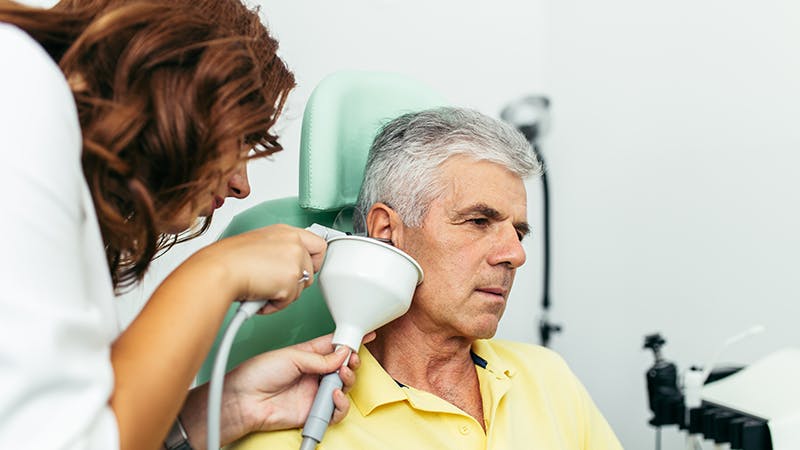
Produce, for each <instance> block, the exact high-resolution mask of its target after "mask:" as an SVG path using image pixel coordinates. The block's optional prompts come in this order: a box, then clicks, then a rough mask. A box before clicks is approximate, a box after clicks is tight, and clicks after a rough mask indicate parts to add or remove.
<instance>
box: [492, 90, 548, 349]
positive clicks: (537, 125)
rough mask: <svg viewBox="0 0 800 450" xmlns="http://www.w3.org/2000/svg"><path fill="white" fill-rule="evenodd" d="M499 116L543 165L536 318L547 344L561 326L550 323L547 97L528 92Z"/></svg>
mask: <svg viewBox="0 0 800 450" xmlns="http://www.w3.org/2000/svg"><path fill="white" fill-rule="evenodd" d="M500 118H502V119H503V120H504V121H506V122H508V123H509V124H511V125H513V126H514V127H516V128H517V129H518V130H519V131H520V132H521V133H522V134H523V135H524V136H525V138H526V139H527V140H528V142H530V144H531V148H532V149H533V153H534V154H535V155H536V159H538V160H539V162H540V163H541V164H542V175H541V177H540V178H541V180H542V209H543V212H542V222H543V224H542V235H543V236H542V246H543V255H542V259H543V261H542V315H541V317H540V319H539V339H540V343H541V344H542V346H544V347H547V345H548V344H549V343H550V337H551V336H552V335H553V334H554V333H560V332H561V329H562V326H561V325H560V324H554V323H552V322H550V303H551V301H550V189H549V185H548V183H547V167H546V165H545V162H544V156H543V155H542V152H541V148H540V146H539V140H540V139H541V137H542V136H543V135H544V134H545V133H546V132H547V130H548V129H549V128H550V99H549V98H547V97H544V96H540V95H530V96H527V97H523V98H521V99H519V100H516V101H514V102H511V103H510V104H509V105H508V106H506V107H505V108H503V111H502V112H501V113H500Z"/></svg>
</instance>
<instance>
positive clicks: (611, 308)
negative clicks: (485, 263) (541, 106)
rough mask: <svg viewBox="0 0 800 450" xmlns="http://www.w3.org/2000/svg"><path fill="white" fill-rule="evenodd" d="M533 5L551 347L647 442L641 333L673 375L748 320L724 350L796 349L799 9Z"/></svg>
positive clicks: (744, 353) (667, 440) (571, 2)
mask: <svg viewBox="0 0 800 450" xmlns="http://www.w3.org/2000/svg"><path fill="white" fill-rule="evenodd" d="M549 4H550V15H549V16H548V21H549V29H550V32H549V35H548V40H549V45H548V48H547V51H548V57H547V61H546V64H545V67H546V68H547V71H548V78H547V84H548V93H549V94H550V95H551V96H552V99H553V105H554V128H553V133H552V135H551V139H550V140H549V142H548V145H547V150H548V151H549V156H550V158H549V161H550V163H551V164H550V165H551V179H552V184H553V203H554V207H553V216H554V217H553V227H554V238H555V241H554V244H553V246H554V249H553V252H554V266H555V267H554V281H553V291H554V293H553V297H554V302H555V304H556V310H555V315H556V317H557V318H558V319H561V320H563V321H564V322H565V323H566V326H567V328H566V333H565V334H564V335H563V337H560V338H557V339H556V341H555V348H556V350H558V351H560V352H561V353H562V354H563V355H565V356H566V357H567V359H568V360H569V361H570V363H571V364H572V367H573V368H574V369H575V370H576V372H577V373H578V374H579V376H580V377H581V379H582V380H584V382H585V383H586V385H587V387H588V389H589V391H590V392H592V394H593V395H594V397H595V400H596V401H597V402H598V403H599V404H600V405H601V406H602V408H603V410H604V411H605V412H606V415H607V417H608V418H609V420H610V421H611V423H612V425H613V426H614V427H615V429H616V430H617V431H618V433H619V435H620V438H621V439H622V441H623V443H624V444H625V446H626V448H630V449H637V450H638V449H648V448H653V433H652V431H650V430H649V429H647V428H646V426H645V421H646V419H648V418H649V417H650V416H649V413H648V411H647V409H646V404H647V403H646V398H645V385H644V371H645V369H646V368H647V367H649V365H650V364H651V362H652V357H651V356H650V355H649V354H648V352H645V351H643V350H642V349H641V346H642V343H643V336H644V335H645V334H648V333H651V332H654V331H661V332H662V333H663V334H664V335H665V337H666V338H667V340H668V343H667V346H666V347H665V349H664V352H665V355H666V356H667V357H668V359H673V360H675V361H676V362H677V363H678V365H679V367H680V368H683V369H685V368H687V367H688V366H689V365H691V364H702V363H703V362H704V361H706V360H707V359H709V358H710V357H711V355H712V354H713V353H714V351H715V350H716V348H717V346H718V345H719V344H720V343H721V342H722V341H723V340H724V339H725V338H727V337H728V336H730V335H733V334H735V333H736V332H738V331H740V330H742V329H744V328H747V327H748V326H749V325H751V324H754V323H763V324H764V325H766V326H767V328H768V330H767V333H765V334H762V335H760V336H758V337H753V338H752V339H751V341H749V342H744V343H742V344H741V345H738V346H736V347H735V348H731V349H730V350H729V351H728V352H726V354H725V355H726V356H727V358H726V359H727V360H729V361H733V362H739V363H747V362H751V361H753V360H754V359H755V358H758V357H761V356H763V355H765V354H767V353H769V352H771V351H774V350H775V349H777V348H780V347H782V346H787V345H792V346H797V345H798V343H799V342H798V341H800V332H798V331H797V325H796V323H795V322H796V318H797V317H798V316H800V287H799V286H798V283H797V272H798V267H799V265H798V255H800V237H798V229H800V207H798V198H800V180H799V179H798V177H797V168H798V167H799V166H800V128H799V127H798V126H797V125H796V122H797V120H798V118H800V6H798V4H797V3H796V2H792V1H790V0H785V1H766V2H753V1H702V2H697V1H688V0H679V1H672V2H667V3H665V2H641V1H635V0H607V1H603V2H590V1H576V0H560V1H552V2H549ZM724 359H725V358H724ZM681 445H682V441H681V435H679V434H678V433H675V432H670V433H666V434H665V436H664V448H665V449H679V448H682V447H681Z"/></svg>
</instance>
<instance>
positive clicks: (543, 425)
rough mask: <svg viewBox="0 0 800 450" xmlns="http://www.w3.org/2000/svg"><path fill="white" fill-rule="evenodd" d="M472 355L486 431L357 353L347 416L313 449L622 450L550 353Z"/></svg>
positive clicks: (285, 442)
mask: <svg viewBox="0 0 800 450" xmlns="http://www.w3.org/2000/svg"><path fill="white" fill-rule="evenodd" d="M472 352H473V361H475V370H477V373H478V379H479V381H480V388H481V395H482V397H483V410H484V411H483V412H484V421H485V423H486V432H484V431H483V429H482V428H481V425H480V424H479V423H478V422H477V421H476V420H475V419H474V418H472V416H470V415H468V414H467V413H465V412H463V411H462V410H460V409H459V408H457V407H456V406H454V405H452V404H450V403H449V402H447V401H445V400H443V399H441V398H439V397H437V396H435V395H433V394H431V393H428V392H425V391H421V390H418V389H414V388H412V387H407V386H401V385H400V384H398V383H397V382H396V381H394V380H393V379H392V377H390V376H389V374H388V373H386V371H385V370H383V367H381V365H380V364H378V362H377V361H376V360H375V358H374V357H373V356H372V354H370V353H369V351H368V350H367V349H366V348H364V347H362V348H361V351H360V352H359V356H360V357H361V361H362V364H361V367H360V368H359V370H358V372H357V381H356V385H355V386H354V387H353V389H352V391H351V392H350V394H349V397H350V401H351V402H352V403H351V407H350V412H349V413H348V415H347V417H346V418H345V420H343V421H342V422H341V423H339V424H336V425H332V426H330V427H329V428H328V430H327V432H326V433H325V437H324V438H323V440H322V442H321V443H320V445H319V446H318V447H317V449H319V450H333V449H337V450H350V449H397V450H408V449H437V450H438V449H454V450H456V449H457V450H472V449H474V450H479V449H480V450H484V449H496V450H503V449H509V450H516V449H542V450H579V449H584V450H606V449H609V450H617V449H622V446H621V445H620V443H619V441H618V440H617V438H616V436H615V435H614V432H613V431H611V428H610V427H609V426H608V423H607V422H606V420H605V419H604V418H603V416H602V415H601V414H600V411H598V409H597V407H596V406H595V405H594V403H593V402H592V400H591V398H590V397H589V395H588V394H587V392H586V390H585V389H584V387H583V385H581V383H580V382H579V381H578V379H577V378H576V377H575V375H574V374H573V373H572V372H571V371H570V370H569V368H568V367H567V365H566V363H565V362H564V360H563V359H561V357H559V356H558V355H557V354H555V353H554V352H552V351H550V350H548V349H546V348H544V347H539V346H534V345H529V344H523V343H518V342H509V341H501V340H479V341H476V342H475V343H474V344H473V346H472ZM300 433H301V430H300V429H294V430H287V431H278V432H270V433H256V434H253V435H250V436H248V437H245V438H243V439H241V440H240V441H238V442H237V443H234V444H232V445H231V446H229V447H228V448H229V449H231V450H275V449H287V450H297V449H299V448H300V443H301V441H302V436H301V434H300Z"/></svg>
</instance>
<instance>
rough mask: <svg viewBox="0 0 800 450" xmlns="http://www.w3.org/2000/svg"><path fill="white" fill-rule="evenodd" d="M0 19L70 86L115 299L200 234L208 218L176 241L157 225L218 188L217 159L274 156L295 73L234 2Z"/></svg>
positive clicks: (250, 14) (8, 9) (69, 9)
mask: <svg viewBox="0 0 800 450" xmlns="http://www.w3.org/2000/svg"><path fill="white" fill-rule="evenodd" d="M0 21H3V22H9V23H12V24H14V25H16V26H18V27H20V28H21V29H23V30H25V31H26V32H27V33H28V34H29V35H30V36H32V37H33V38H34V39H35V40H37V41H38V42H39V43H40V44H41V45H42V46H43V47H44V48H45V50H46V51H47V52H48V53H49V54H50V56H51V57H52V58H53V60H55V61H56V62H57V63H58V64H59V66H60V67H61V70H62V71H63V72H64V74H65V76H66V77H67V79H68V80H69V81H70V85H71V87H72V89H73V94H74V97H75V102H76V104H77V107H78V115H79V118H80V123H81V129H82V134H83V171H84V176H85V177H86V181H87V183H88V185H89V187H90V190H91V192H92V196H93V199H94V205H95V209H96V210H97V216H98V221H99V224H100V230H101V232H102V235H103V241H104V243H105V246H106V248H105V250H106V257H107V260H108V265H109V270H110V272H111V277H112V281H113V283H114V287H115V288H116V289H117V290H118V291H119V290H121V289H123V288H125V287H128V286H131V285H133V284H135V283H136V282H138V281H139V280H141V278H142V277H143V276H144V273H145V271H146V270H147V268H148V266H149V265H150V263H151V261H152V260H153V259H154V258H155V257H156V256H157V255H159V254H161V253H162V252H163V251H165V250H166V249H168V248H169V247H171V246H172V245H174V244H175V243H176V242H179V241H183V240H186V239H190V238H192V237H195V236H197V235H199V234H201V233H202V232H203V231H205V230H206V229H207V228H208V225H209V224H210V217H207V218H205V219H203V221H202V222H201V223H200V226H196V227H193V228H191V229H190V230H187V231H186V232H184V233H181V234H169V233H165V232H164V231H163V230H159V229H158V227H157V225H158V224H159V223H163V222H165V221H167V220H168V218H169V216H170V214H171V213H173V212H174V211H177V210H178V209H180V208H182V207H184V206H185V205H187V204H191V202H192V201H193V199H196V198H198V196H199V195H200V194H201V193H202V192H203V191H204V190H207V187H208V186H209V185H212V184H213V185H217V184H219V183H220V181H221V179H222V178H221V177H223V176H225V175H226V174H225V173H223V172H221V171H220V169H219V167H220V161H222V160H223V157H224V156H226V155H227V156H228V160H230V155H231V152H238V153H237V154H238V155H239V157H240V158H253V157H260V156H266V155H270V154H272V153H275V152H277V151H279V150H281V148H282V147H281V146H280V144H279V143H278V140H277V139H278V138H277V136H276V135H274V134H272V133H271V131H270V129H271V128H272V126H273V125H274V124H275V121H276V120H277V117H278V115H279V114H280V112H281V110H282V108H283V105H284V102H285V100H286V96H287V95H288V93H289V91H290V90H291V89H292V88H293V87H294V85H295V81H294V76H293V75H292V73H291V72H290V71H289V70H288V68H287V67H286V64H285V63H284V62H283V61H282V60H281V59H280V58H279V57H278V56H277V54H276V51H277V49H278V43H277V41H276V40H275V39H273V38H272V37H271V36H270V35H269V32H268V30H267V29H266V27H265V26H264V25H263V23H262V22H261V20H260V19H259V16H258V10H257V9H255V10H251V9H248V8H247V7H246V6H245V5H243V4H242V3H241V2H240V1H239V0H165V1H153V0H150V1H144V0H64V1H61V2H60V3H59V4H57V5H56V6H54V7H53V8H51V9H48V10H44V9H36V8H31V7H26V6H22V5H19V4H16V3H13V2H10V1H8V0H0ZM251 147H252V148H253V150H252V151H250V152H243V151H242V149H243V148H251ZM232 169H233V168H231V170H232Z"/></svg>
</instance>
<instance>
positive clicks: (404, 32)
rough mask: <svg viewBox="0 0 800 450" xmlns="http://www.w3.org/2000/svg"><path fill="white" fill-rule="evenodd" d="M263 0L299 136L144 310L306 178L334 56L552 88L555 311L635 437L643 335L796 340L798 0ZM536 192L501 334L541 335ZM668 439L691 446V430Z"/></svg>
mask: <svg viewBox="0 0 800 450" xmlns="http://www.w3.org/2000/svg"><path fill="white" fill-rule="evenodd" d="M260 4H261V5H262V6H263V12H264V16H265V17H266V18H267V21H268V23H269V25H270V26H271V28H272V29H273V30H274V32H275V33H276V35H277V36H278V38H279V40H280V41H281V51H282V54H283V56H284V57H285V59H286V60H287V61H288V63H289V64H290V66H291V67H292V68H293V69H294V70H295V72H296V74H297V78H298V87H297V89H296V90H295V92H294V94H293V95H292V97H291V99H290V105H289V108H288V110H287V112H286V114H285V120H284V121H283V123H282V125H281V126H282V128H283V136H284V138H283V142H284V144H285V147H286V150H285V151H284V152H282V153H281V154H278V155H276V156H275V158H274V161H260V162H257V163H255V166H254V167H252V169H251V172H250V175H251V181H252V184H253V192H254V193H253V195H252V196H251V197H250V198H249V199H247V200H244V201H238V202H226V207H225V208H223V210H222V211H221V214H218V216H217V217H216V219H215V220H216V221H215V225H214V226H213V227H212V230H210V232H209V233H208V234H207V235H206V236H205V237H203V238H201V239H198V240H196V241H193V242H190V243H188V244H185V245H183V246H181V247H179V248H177V249H175V250H174V251H173V252H172V253H171V254H168V255H167V256H165V257H164V258H162V260H160V261H158V262H157V264H156V265H155V267H154V270H153V271H152V273H151V275H150V276H149V277H148V279H147V282H146V283H145V285H144V286H143V288H142V289H141V290H140V292H136V293H133V294H132V295H131V296H128V297H127V298H126V299H125V302H124V303H123V304H122V309H123V310H124V311H125V313H126V314H127V315H128V316H131V315H132V314H134V313H135V311H136V310H137V308H138V306H137V305H138V303H139V301H138V299H140V298H141V297H144V296H146V295H147V294H148V293H149V292H150V291H151V290H152V289H153V287H154V285H155V283H157V282H158V281H159V280H160V279H161V278H162V277H163V276H164V275H165V274H166V273H167V272H168V270H169V269H171V268H172V267H174V265H175V264H177V263H178V262H179V261H180V260H181V259H183V258H184V257H185V256H186V255H188V254H189V253H191V252H192V251H194V250H195V249H196V248H198V247H199V246H200V245H203V244H204V243H207V242H211V241H212V240H213V239H214V238H215V237H216V236H217V235H218V234H219V232H220V231H221V230H222V229H223V228H224V225H225V223H227V221H228V220H229V219H230V217H232V215H233V214H234V213H236V212H238V211H241V210H242V209H244V208H246V207H248V206H251V205H253V204H256V203H258V202H260V201H263V200H266V199H270V198H278V197H283V196H289V195H295V194H296V192H297V147H298V140H299V127H300V120H299V118H300V117H301V115H302V108H303V105H304V103H305V99H306V98H307V97H308V95H309V93H310V91H311V89H312V88H313V87H314V85H315V84H316V83H317V82H318V81H319V80H320V79H321V78H322V77H323V76H324V75H326V74H327V73H329V72H332V71H334V70H338V69H343V68H359V69H376V70H393V71H400V72H404V73H408V74H411V75H413V76H416V77H418V78H419V79H421V80H423V81H426V82H428V83H429V84H431V85H432V86H434V87H435V88H437V89H439V90H441V91H442V92H443V93H444V94H445V95H446V96H447V97H448V98H449V99H450V100H451V101H453V102H454V103H458V104H461V105H466V106H471V107H474V108H477V109H479V110H482V111H484V112H486V113H488V114H491V115H497V113H498V111H499V110H500V108H502V106H504V105H505V104H506V102H508V101H510V100H512V99H515V98H517V97H518V96H521V95H523V94H528V93H545V94H547V95H549V96H550V97H551V99H552V100H553V128H552V130H551V134H550V135H549V137H548V138H547V140H546V142H545V152H546V155H547V158H548V163H549V174H550V182H551V191H552V216H553V217H552V226H553V231H552V237H553V242H552V246H553V280H552V298H553V302H554V309H553V313H552V315H553V319H554V320H555V321H557V322H561V323H563V324H564V325H565V332H564V333H563V334H562V335H559V336H556V337H555V338H554V340H553V344H554V345H553V347H554V348H555V349H556V350H557V351H559V352H560V353H561V354H562V355H564V357H565V358H566V359H567V360H568V362H569V363H570V364H571V366H572V367H573V369H574V370H575V371H576V372H577V373H578V375H579V376H580V378H581V379H582V380H583V381H584V382H585V384H586V385H587V388H588V389H589V391H590V392H591V393H592V395H593V397H594V398H595V400H596V402H597V403H598V405H599V406H600V408H601V410H602V411H603V412H604V413H605V414H606V416H607V417H608V419H609V421H610V422H611V424H612V426H613V427H614V428H615V430H616V431H617V433H618V435H619V437H620V439H621V440H622V442H623V445H625V447H626V448H628V449H635V450H640V449H650V448H653V434H652V430H651V429H649V428H648V427H647V425H646V421H647V420H648V418H649V417H650V415H649V412H648V411H647V403H646V398H645V385H644V372H645V370H646V369H647V368H648V367H649V365H650V364H651V356H650V355H649V354H648V353H647V352H645V351H643V350H642V349H641V345H642V341H643V336H644V335H645V334H648V333H651V332H654V331H661V332H662V333H663V334H664V335H665V336H666V338H667V340H668V341H669V342H668V344H667V346H666V348H665V354H666V356H667V357H668V358H671V359H673V360H675V361H676V362H677V363H678V364H679V366H680V367H681V368H685V367H687V366H688V365H690V364H699V363H702V362H703V361H704V360H706V359H707V358H708V357H709V356H710V355H711V354H712V353H713V352H714V351H715V349H716V346H717V344H718V343H719V342H721V341H722V340H724V339H725V338H726V337H728V336H729V335H731V334H734V333H736V332H737V331H739V330H741V329H743V328H745V327H747V326H749V325H750V324H753V323H756V322H759V323H763V324H765V325H767V327H768V332H767V333H766V334H764V335H761V336H759V337H755V338H753V339H752V340H751V341H750V342H746V343H743V344H741V345H739V346H738V347H736V348H735V349H731V350H730V351H729V352H728V353H727V355H728V356H730V359H731V360H733V361H735V362H743V363H746V362H750V361H752V360H754V359H755V358H757V357H760V356H763V355H764V354H766V353H768V352H769V351H772V350H774V349H777V348H779V347H781V346H783V345H795V346H796V345H797V344H798V337H800V336H799V335H798V332H797V331H795V330H796V328H795V327H794V323H793V322H794V318H795V317H798V316H800V314H799V313H800V306H799V305H800V302H798V299H800V287H798V284H797V283H796V282H795V281H794V279H795V278H796V276H794V277H793V275H795V272H797V268H798V261H797V258H798V256H797V255H800V238H798V235H797V233H798V229H800V227H799V226H798V225H800V212H798V211H799V209H798V207H797V206H796V204H797V201H796V199H797V198H798V194H800V181H797V176H796V175H795V172H796V170H795V168H796V167H798V166H800V152H799V150H800V132H798V131H797V130H798V129H799V128H798V127H796V126H793V125H794V123H793V122H794V120H795V119H796V118H798V117H800V88H798V85H799V84H800V61H798V58H800V56H798V55H800V51H798V50H800V49H798V48H797V47H798V46H800V24H799V23H798V20H799V19H798V18H800V7H798V6H795V4H794V3H793V2H791V1H790V0H784V1H781V2H778V1H766V2H758V3H756V2H745V1H725V2H722V1H705V2H690V1H688V0H679V1H677V2H669V3H663V2H661V3H656V2H641V1H633V0H610V1H605V2H591V1H586V0H585V1H576V0H559V1H545V0H537V1H523V0H517V1H512V0H505V1H500V2H492V3H489V2H477V1H473V0H470V1H460V2H459V1H454V0H447V1H436V2H424V1H422V0H408V1H404V2H400V1H389V0H382V1H378V0H360V1H356V0H344V1H338V2H316V1H309V0H298V1H291V2H288V1H279V0H263V1H261V2H260ZM539 196H540V192H539V185H538V183H537V182H535V181H533V182H531V183H529V203H530V204H529V211H530V216H531V217H530V219H531V221H532V222H533V224H534V239H533V240H531V241H530V242H529V243H528V244H527V248H528V252H529V263H528V264H527V265H526V267H524V268H523V269H522V270H520V273H519V275H518V278H517V283H516V285H515V290H514V292H513V294H512V297H511V300H510V305H509V308H508V311H507V313H506V317H505V318H504V319H503V322H502V324H501V330H500V333H499V334H500V335H501V336H503V337H509V338H514V339H519V340H524V341H529V342H536V341H537V335H536V330H535V324H536V320H537V314H538V302H539V301H540V300H539V299H540V293H539V289H540V280H539V278H540V272H539V271H540V270H541V264H540V256H539V255H540V253H539V252H540V247H539V242H537V241H536V237H537V236H536V233H535V231H536V230H540V228H541V227H540V226H539V222H538V221H539V216H538V214H539V208H540V203H539V200H540V197H539ZM664 439H665V445H664V447H663V448H665V449H679V448H682V447H681V445H682V442H681V435H679V434H678V433H674V432H673V433H666V434H665V437H664Z"/></svg>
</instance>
